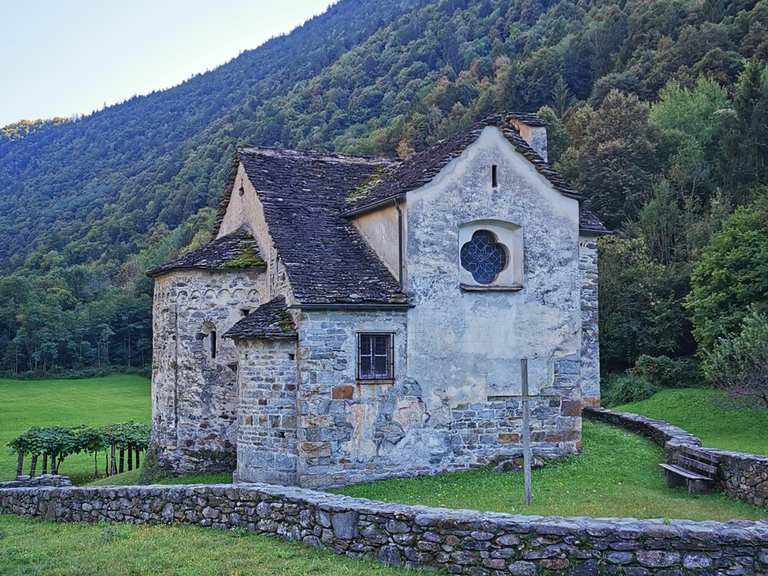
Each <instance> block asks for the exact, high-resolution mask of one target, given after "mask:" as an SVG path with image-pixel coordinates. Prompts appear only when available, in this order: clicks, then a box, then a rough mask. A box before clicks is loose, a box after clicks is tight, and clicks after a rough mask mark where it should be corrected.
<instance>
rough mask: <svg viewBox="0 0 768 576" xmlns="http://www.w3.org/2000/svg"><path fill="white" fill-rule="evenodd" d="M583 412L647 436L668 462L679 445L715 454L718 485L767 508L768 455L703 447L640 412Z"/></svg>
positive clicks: (681, 430)
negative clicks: (662, 452) (661, 449)
mask: <svg viewBox="0 0 768 576" xmlns="http://www.w3.org/2000/svg"><path fill="white" fill-rule="evenodd" d="M584 414H585V416H587V417H588V418H591V419H593V420H599V421H602V422H607V423H609V424H613V425H616V426H621V427H622V428H626V429H628V430H632V431H633V432H637V433H639V434H642V435H644V436H647V437H648V438H650V439H651V440H652V441H653V442H655V443H656V444H658V445H659V446H661V447H662V448H664V449H665V452H666V455H667V461H668V462H672V461H673V460H674V458H675V456H676V454H677V452H678V451H679V449H680V447H681V446H694V447H696V449H697V450H698V451H700V452H704V453H707V454H710V455H712V456H715V457H716V458H717V462H718V472H717V477H716V481H717V487H718V489H720V490H722V491H723V492H725V493H726V494H728V495H730V496H733V497H734V498H738V499H739V500H744V501H745V502H749V503H750V504H754V505H756V506H763V507H766V508H768V456H759V455H757V454H746V453H743V452H729V451H727V450H720V449H717V448H706V447H702V446H701V440H700V439H699V438H697V437H696V436H694V435H693V434H690V433H689V432H686V431H685V430H683V429H682V428H678V427H677V426H673V425H672V424H669V423H667V422H664V421H663V420H655V419H653V418H648V417H646V416H641V415H639V414H631V413H628V412H614V411H612V410H606V409H604V408H600V409H585V411H584Z"/></svg>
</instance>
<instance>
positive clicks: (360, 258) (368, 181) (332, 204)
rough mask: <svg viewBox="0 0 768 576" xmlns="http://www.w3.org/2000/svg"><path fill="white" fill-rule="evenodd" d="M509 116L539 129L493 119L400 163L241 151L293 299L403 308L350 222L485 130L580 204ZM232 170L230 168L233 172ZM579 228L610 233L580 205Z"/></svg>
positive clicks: (425, 178)
mask: <svg viewBox="0 0 768 576" xmlns="http://www.w3.org/2000/svg"><path fill="white" fill-rule="evenodd" d="M510 117H514V118H516V119H518V120H520V121H523V122H525V123H527V124H529V125H532V126H541V125H543V122H542V121H541V119H539V118H538V117H536V116H533V115H530V114H514V115H504V116H502V115H495V116H491V117H489V118H486V119H485V120H482V121H480V122H478V123H476V124H474V125H472V126H470V127H469V128H467V129H466V130H464V131H462V132H461V133H459V134H458V135H455V136H453V137H451V138H449V139H445V140H441V141H439V142H437V143H435V144H434V145H433V146H430V147H429V148H428V149H426V150H424V151H423V152H420V153H418V154H415V155H413V156H412V157H410V158H408V159H407V160H404V161H401V162H395V161H390V160H386V159H371V158H357V157H350V156H341V155H337V154H327V153H322V152H311V151H297V150H284V149H276V148H243V149H241V150H239V151H238V155H237V158H236V161H235V167H236V166H238V165H239V164H242V166H243V167H244V169H245V172H246V174H247V176H248V178H249V180H250V181H251V183H252V184H253V186H254V188H255V189H256V192H257V194H258V196H259V199H260V200H261V203H262V205H263V207H264V217H265V219H266V221H267V224H268V226H269V232H270V235H271V237H272V240H273V242H274V244H275V247H276V248H277V251H278V253H279V254H280V257H281V260H282V262H283V263H284V265H285V267H286V271H287V273H288V279H289V281H290V283H291V287H292V289H293V294H294V296H295V298H296V300H297V302H298V303H299V304H305V305H306V304H318V305H336V304H344V305H348V304H369V305H407V299H406V296H405V294H403V293H402V291H401V289H400V286H399V284H398V282H397V281H396V280H395V278H394V277H393V275H392V274H391V273H390V271H389V270H388V269H387V268H386V267H385V266H384V264H383V263H382V262H381V260H380V259H379V258H378V256H377V255H376V254H375V253H374V252H373V250H372V249H371V248H370V246H369V245H368V244H367V242H366V241H365V240H364V239H363V238H362V236H361V235H360V233H359V232H358V231H357V229H356V228H355V227H354V226H353V225H352V224H351V223H350V219H349V218H350V216H352V215H354V214H358V213H361V212H364V211H366V210H368V209H373V208H374V207H376V206H378V205H380V204H382V203H385V202H389V201H391V200H393V199H395V198H400V197H403V196H404V195H405V194H406V193H407V192H408V191H410V190H415V189H417V188H419V187H421V186H423V185H424V184H426V183H428V182H430V181H431V180H432V179H433V178H434V177H435V176H436V175H437V174H438V173H439V172H440V171H441V170H442V169H443V168H444V167H445V166H446V165H447V164H448V163H449V162H450V161H451V160H453V159H454V158H457V157H458V156H460V155H461V154H462V153H463V152H464V150H465V149H466V148H467V147H468V146H469V145H471V144H472V143H473V142H474V141H475V140H476V139H477V138H478V137H479V135H480V132H482V130H483V129H484V128H486V127H487V126H495V127H497V128H499V130H501V131H502V133H503V134H504V136H505V137H506V138H507V139H508V140H509V142H510V143H511V144H512V145H513V146H514V147H515V149H516V150H517V151H518V152H519V153H520V154H522V155H523V156H524V157H525V158H526V159H528V161H529V162H530V163H531V164H532V165H533V166H534V167H535V168H536V170H537V171H538V172H539V173H540V174H541V175H542V176H544V177H545V178H546V179H547V180H548V181H549V182H550V183H551V184H552V186H554V188H555V189H556V190H558V191H559V192H561V193H562V194H564V195H566V196H568V197H571V198H575V199H577V200H581V196H580V195H579V193H578V192H577V191H576V190H574V189H573V188H572V187H571V186H570V185H569V184H568V183H567V182H566V180H565V179H564V178H563V176H562V175H561V174H560V173H559V172H557V171H556V170H554V169H553V168H552V167H551V166H549V164H548V163H547V162H545V161H544V160H543V159H542V158H541V157H540V156H539V155H538V154H537V153H536V152H535V151H534V150H533V149H532V148H531V147H530V146H529V145H528V144H527V143H526V142H525V140H523V139H522V138H521V137H520V135H519V134H518V132H517V131H516V130H515V129H514V127H512V125H511V124H510V122H509V119H510ZM235 172H236V168H235V169H233V175H234V173H235ZM233 182H234V176H233V177H232V178H231V179H230V182H229V186H228V188H227V190H225V193H224V196H223V197H222V200H221V203H220V204H219V211H218V215H217V218H216V229H217V230H218V228H219V226H220V224H221V222H222V220H223V219H224V216H225V214H226V211H227V207H228V203H229V198H230V194H231V191H232V184H233ZM580 228H581V231H582V232H585V233H589V234H605V233H608V231H607V230H606V229H605V227H603V225H602V223H601V222H600V221H599V219H598V218H597V217H596V216H595V215H594V214H593V213H592V212H591V211H590V210H589V209H587V208H586V207H584V206H581V208H580Z"/></svg>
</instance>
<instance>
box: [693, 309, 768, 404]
mask: <svg viewBox="0 0 768 576" xmlns="http://www.w3.org/2000/svg"><path fill="white" fill-rule="evenodd" d="M704 373H705V374H706V375H707V377H708V378H709V380H710V381H711V382H712V383H713V384H714V385H715V386H717V387H718V388H720V389H722V390H725V391H726V392H728V394H730V395H731V396H734V397H740V398H751V399H755V400H757V401H758V402H760V403H761V404H762V405H763V406H765V407H766V408H768V315H766V314H759V313H757V312H754V311H752V312H751V313H750V314H748V315H747V316H746V317H745V318H744V321H743V323H742V325H741V331H740V332H738V333H737V334H732V335H730V336H726V337H723V338H720V339H719V340H718V341H717V343H716V344H715V346H714V348H713V349H712V351H711V352H709V353H708V354H707V355H706V358H705V361H704Z"/></svg>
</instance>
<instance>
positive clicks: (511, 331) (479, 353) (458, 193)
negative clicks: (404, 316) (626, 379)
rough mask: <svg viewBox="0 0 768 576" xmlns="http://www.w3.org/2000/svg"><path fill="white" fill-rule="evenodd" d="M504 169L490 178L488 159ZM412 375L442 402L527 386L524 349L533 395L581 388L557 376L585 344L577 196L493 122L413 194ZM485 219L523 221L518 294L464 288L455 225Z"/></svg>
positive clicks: (432, 401)
mask: <svg viewBox="0 0 768 576" xmlns="http://www.w3.org/2000/svg"><path fill="white" fill-rule="evenodd" d="M491 164H496V165H497V166H498V177H499V186H498V187H497V188H493V187H492V186H491V181H490V177H489V176H488V174H489V170H488V166H489V165H491ZM407 215H408V242H407V259H406V261H407V267H408V282H407V284H406V291H407V293H408V295H409V298H410V300H411V302H412V303H413V304H414V308H413V309H412V310H410V311H409V314H408V334H409V338H408V341H409V348H408V361H409V376H411V377H412V378H414V379H415V380H416V381H418V382H419V384H420V385H421V387H422V389H423V391H424V396H425V399H426V401H427V404H428V406H429V407H430V408H435V407H436V406H437V405H439V404H440V403H441V402H445V401H447V402H448V403H449V405H450V407H456V406H458V405H460V404H465V403H476V402H485V401H487V399H488V397H489V396H517V395H520V393H521V383H520V370H519V360H520V358H524V357H525V358H528V359H529V368H530V371H531V378H530V383H531V388H532V392H533V393H536V394H556V395H565V396H578V390H577V389H575V387H574V386H573V384H568V385H565V384H564V383H563V382H556V381H555V366H556V364H557V362H558V361H559V360H561V359H574V358H578V354H579V352H580V330H581V317H580V287H581V282H580V276H579V269H578V263H579V254H578V202H577V201H576V200H573V199H570V198H566V197H564V196H563V195H562V194H560V193H559V192H557V191H556V190H554V189H553V188H552V186H551V185H550V184H549V182H548V181H546V180H545V179H544V178H543V177H542V176H541V175H540V174H539V173H538V172H536V170H535V169H534V168H533V167H532V166H531V165H530V164H529V163H528V162H527V161H526V160H525V159H524V158H523V157H522V156H520V155H519V154H518V153H517V152H516V151H515V150H514V148H513V147H512V146H511V144H509V142H508V141H507V140H506V139H505V138H504V137H503V136H502V134H501V133H500V132H499V131H498V130H497V129H495V128H486V129H485V130H484V131H483V133H482V135H481V136H480V138H479V139H478V140H477V141H476V142H475V143H474V144H473V145H472V146H470V147H469V148H467V150H466V151H465V152H464V153H463V154H462V155H461V156H460V157H459V158H457V159H455V160H454V161H453V162H451V163H450V164H449V165H448V166H446V168H445V169H444V170H443V171H442V172H441V173H440V174H439V175H438V176H437V178H435V179H434V180H433V181H432V182H431V183H430V184H428V185H427V186H424V187H423V188H421V189H419V190H415V191H413V192H411V193H410V194H409V197H408V211H407ZM480 219H494V220H501V221H505V222H508V223H510V224H513V225H515V226H519V227H520V229H521V230H522V234H523V238H524V242H523V244H524V251H523V259H524V265H523V282H522V284H523V285H522V289H521V290H520V291H518V292H464V291H462V290H460V289H459V283H460V278H461V267H460V266H461V265H460V263H459V259H458V247H459V229H460V227H461V226H462V225H463V224H465V223H467V222H472V221H475V220H480Z"/></svg>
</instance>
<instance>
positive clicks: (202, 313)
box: [148, 270, 264, 473]
mask: <svg viewBox="0 0 768 576" xmlns="http://www.w3.org/2000/svg"><path fill="white" fill-rule="evenodd" d="M263 284H264V280H263V274H261V273H259V272H254V271H227V272H218V273H208V272H203V271H194V270H191V271H190V270H182V271H174V272H171V273H169V274H165V275H163V276H160V277H158V278H156V279H155V296H154V304H153V311H152V323H153V362H152V447H151V451H150V454H148V456H149V462H150V463H153V462H154V465H155V466H156V467H159V468H160V469H163V470H168V471H171V472H176V473H179V472H191V471H196V472H199V471H203V470H231V469H233V468H234V465H235V441H236V436H237V353H236V350H235V346H234V343H233V342H232V341H231V340H228V339H225V338H222V335H223V334H224V332H225V331H226V330H228V329H229V328H230V327H231V326H232V325H233V324H234V323H235V322H237V321H238V320H239V319H240V318H241V317H242V312H241V310H243V309H249V310H253V309H255V308H257V307H258V306H259V304H260V303H261V301H262V298H261V296H260V292H259V288H262V289H263ZM212 330H215V331H216V333H217V354H216V358H212V357H211V355H210V342H209V341H208V340H207V338H210V336H209V335H208V336H207V334H209V333H210V332H211V331H212Z"/></svg>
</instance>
